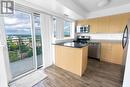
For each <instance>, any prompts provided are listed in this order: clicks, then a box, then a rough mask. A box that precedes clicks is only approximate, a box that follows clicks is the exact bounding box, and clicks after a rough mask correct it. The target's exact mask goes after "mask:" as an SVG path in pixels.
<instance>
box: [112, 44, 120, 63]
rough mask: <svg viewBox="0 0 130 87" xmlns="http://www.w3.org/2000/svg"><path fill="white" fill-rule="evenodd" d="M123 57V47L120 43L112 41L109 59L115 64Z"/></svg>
mask: <svg viewBox="0 0 130 87" xmlns="http://www.w3.org/2000/svg"><path fill="white" fill-rule="evenodd" d="M122 59H123V48H122V46H121V43H113V44H112V57H111V61H112V63H115V64H122Z"/></svg>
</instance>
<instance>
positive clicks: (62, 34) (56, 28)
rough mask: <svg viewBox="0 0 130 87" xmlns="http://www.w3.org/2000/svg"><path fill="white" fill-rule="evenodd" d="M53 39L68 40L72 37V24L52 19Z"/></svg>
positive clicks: (56, 18) (55, 18)
mask: <svg viewBox="0 0 130 87" xmlns="http://www.w3.org/2000/svg"><path fill="white" fill-rule="evenodd" d="M52 20H53V34H52V36H53V38H54V40H60V39H70V38H73V37H74V24H75V23H74V22H72V21H66V20H64V19H61V18H58V17H53V18H52Z"/></svg>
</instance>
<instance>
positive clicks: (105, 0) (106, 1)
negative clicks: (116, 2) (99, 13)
mask: <svg viewBox="0 0 130 87" xmlns="http://www.w3.org/2000/svg"><path fill="white" fill-rule="evenodd" d="M109 3H110V0H100V2H98V4H97V6H98V7H104V6H106V5H108V4H109Z"/></svg>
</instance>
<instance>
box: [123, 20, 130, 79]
mask: <svg viewBox="0 0 130 87" xmlns="http://www.w3.org/2000/svg"><path fill="white" fill-rule="evenodd" d="M129 41H130V21H129V22H128V24H127V25H126V27H125V29H124V32H123V37H122V47H123V50H124V52H123V62H122V80H123V78H124V71H125V64H126V58H127V54H128V43H130V42H129Z"/></svg>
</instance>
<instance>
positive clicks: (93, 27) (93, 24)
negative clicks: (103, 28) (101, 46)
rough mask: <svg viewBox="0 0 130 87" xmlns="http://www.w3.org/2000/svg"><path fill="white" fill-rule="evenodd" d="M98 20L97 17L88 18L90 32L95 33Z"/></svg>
mask: <svg viewBox="0 0 130 87" xmlns="http://www.w3.org/2000/svg"><path fill="white" fill-rule="evenodd" d="M97 22H98V20H97V19H91V20H88V23H89V24H90V33H97V32H98V29H97V27H98V23H97Z"/></svg>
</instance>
